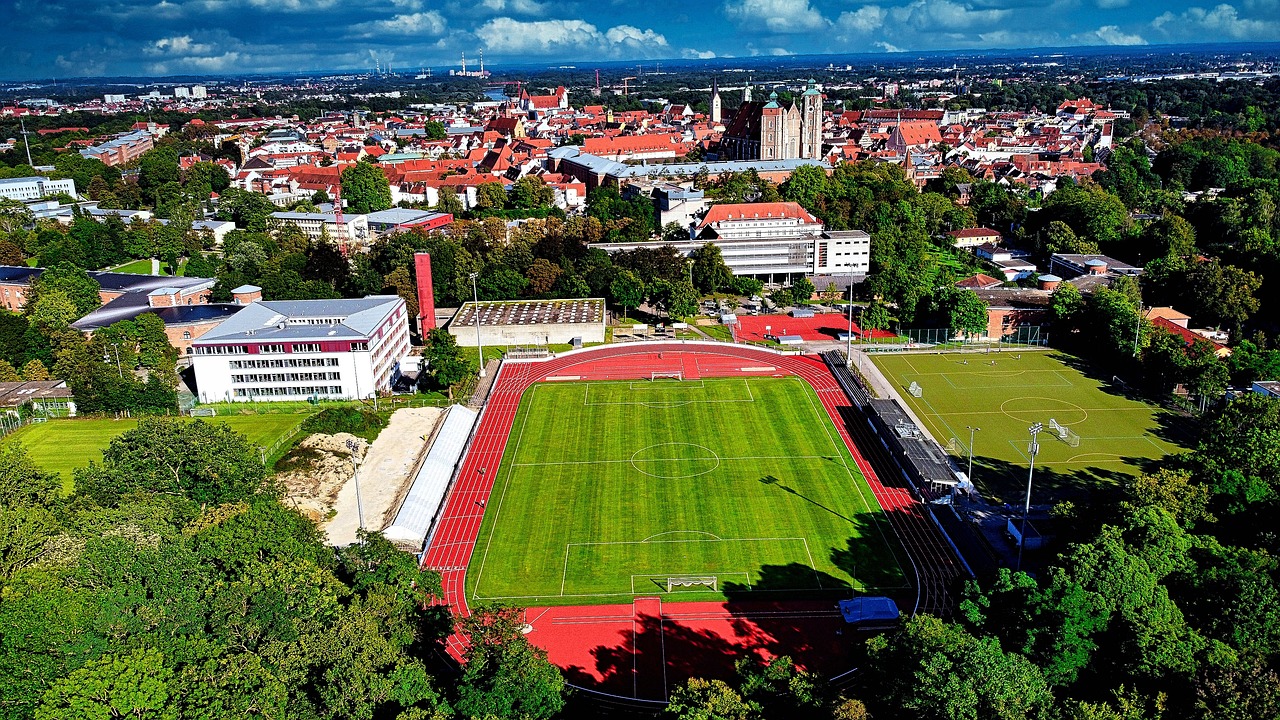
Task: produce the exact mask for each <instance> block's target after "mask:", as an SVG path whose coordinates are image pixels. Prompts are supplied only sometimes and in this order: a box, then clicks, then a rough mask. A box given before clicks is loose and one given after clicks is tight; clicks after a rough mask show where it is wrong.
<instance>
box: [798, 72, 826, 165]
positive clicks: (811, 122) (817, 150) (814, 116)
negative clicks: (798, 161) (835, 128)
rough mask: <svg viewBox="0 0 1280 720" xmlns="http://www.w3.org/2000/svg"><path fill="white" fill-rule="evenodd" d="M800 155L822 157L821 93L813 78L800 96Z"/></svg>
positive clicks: (814, 158)
mask: <svg viewBox="0 0 1280 720" xmlns="http://www.w3.org/2000/svg"><path fill="white" fill-rule="evenodd" d="M800 106H801V107H800V157H802V158H806V159H810V160H817V159H819V158H821V157H822V93H821V92H819V90H818V88H817V87H815V83H814V81H813V80H810V81H809V86H808V87H807V88H806V89H805V91H804V95H802V96H801V98H800Z"/></svg>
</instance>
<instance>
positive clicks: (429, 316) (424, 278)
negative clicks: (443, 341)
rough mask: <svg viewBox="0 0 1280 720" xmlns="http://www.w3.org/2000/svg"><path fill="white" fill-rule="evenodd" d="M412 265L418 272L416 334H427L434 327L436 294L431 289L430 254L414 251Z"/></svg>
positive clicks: (423, 335) (424, 335)
mask: <svg viewBox="0 0 1280 720" xmlns="http://www.w3.org/2000/svg"><path fill="white" fill-rule="evenodd" d="M413 267H414V270H415V271H416V272H417V274H418V334H419V335H421V336H422V337H424V338H425V337H426V336H427V332H428V331H429V330H434V329H435V327H436V296H435V292H434V291H432V289H431V254H430V253H414V254H413Z"/></svg>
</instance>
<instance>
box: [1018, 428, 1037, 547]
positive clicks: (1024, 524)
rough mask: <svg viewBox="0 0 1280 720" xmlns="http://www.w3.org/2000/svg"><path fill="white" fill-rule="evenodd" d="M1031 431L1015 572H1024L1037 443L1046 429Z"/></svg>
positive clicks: (1033, 429)
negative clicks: (1029, 462)
mask: <svg viewBox="0 0 1280 720" xmlns="http://www.w3.org/2000/svg"><path fill="white" fill-rule="evenodd" d="M1029 429H1030V430H1031V445H1030V446H1028V447H1027V450H1028V451H1030V452H1029V453H1028V454H1030V455H1031V467H1030V469H1028V470H1027V502H1026V504H1025V505H1023V507H1022V529H1021V530H1020V531H1019V532H1020V533H1021V535H1022V537H1020V538H1018V564H1017V566H1016V567H1014V571H1015V572H1018V571H1021V570H1022V549H1023V548H1024V547H1026V545H1027V516H1028V515H1030V514H1031V476H1032V475H1034V474H1035V471H1036V454H1037V453H1039V452H1040V443H1038V442H1036V435H1039V434H1040V431H1041V430H1043V429H1044V423H1036V424H1035V425H1032V426H1031V427H1030V428H1029Z"/></svg>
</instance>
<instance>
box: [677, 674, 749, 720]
mask: <svg viewBox="0 0 1280 720" xmlns="http://www.w3.org/2000/svg"><path fill="white" fill-rule="evenodd" d="M757 711H758V708H757V707H756V706H755V705H753V704H751V703H749V702H747V701H746V700H744V699H742V696H741V695H739V694H738V692H737V691H736V690H734V689H733V688H732V687H729V685H728V684H727V683H725V682H724V681H723V680H703V679H702V678H691V679H689V680H688V681H687V682H686V683H685V684H683V685H680V686H678V687H676V689H675V690H673V691H672V693H671V698H670V700H669V701H668V703H667V713H668V714H671V715H675V716H676V717H677V718H679V719H680V720H751V719H752V718H755V717H758V712H757Z"/></svg>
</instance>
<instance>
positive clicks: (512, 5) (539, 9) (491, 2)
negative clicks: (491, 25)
mask: <svg viewBox="0 0 1280 720" xmlns="http://www.w3.org/2000/svg"><path fill="white" fill-rule="evenodd" d="M480 7H483V8H484V9H485V10H488V11H490V12H495V13H500V12H509V13H515V14H516V15H540V14H542V13H543V12H545V11H546V9H547V6H546V5H544V4H542V3H539V2H535V0H480Z"/></svg>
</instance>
